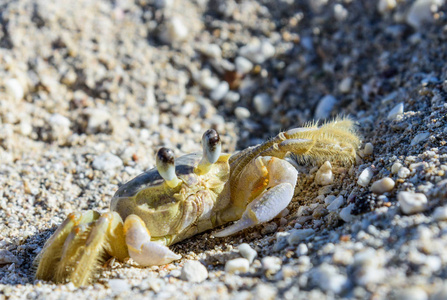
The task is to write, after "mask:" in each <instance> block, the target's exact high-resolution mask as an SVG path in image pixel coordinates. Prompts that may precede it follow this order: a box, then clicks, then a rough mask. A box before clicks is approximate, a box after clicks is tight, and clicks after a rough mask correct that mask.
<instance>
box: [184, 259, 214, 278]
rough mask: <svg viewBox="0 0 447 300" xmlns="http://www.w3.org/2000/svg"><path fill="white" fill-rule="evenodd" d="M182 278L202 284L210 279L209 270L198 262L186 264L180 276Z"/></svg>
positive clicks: (189, 261)
mask: <svg viewBox="0 0 447 300" xmlns="http://www.w3.org/2000/svg"><path fill="white" fill-rule="evenodd" d="M180 278H181V279H183V280H185V281H189V282H194V283H200V282H202V281H204V280H205V279H207V278H208V270H207V269H206V267H205V266H204V265H202V264H201V263H200V262H199V261H197V260H188V261H187V262H185V264H184V265H183V268H182V272H181V274H180Z"/></svg>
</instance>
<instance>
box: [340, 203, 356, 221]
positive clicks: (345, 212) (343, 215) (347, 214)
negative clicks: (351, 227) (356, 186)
mask: <svg viewBox="0 0 447 300" xmlns="http://www.w3.org/2000/svg"><path fill="white" fill-rule="evenodd" d="M353 208H354V204H352V203H351V204H349V205H348V206H346V207H345V208H343V209H342V210H341V211H340V214H339V216H340V219H342V220H343V221H345V222H351V221H352V220H353V219H354V215H352V214H351V211H352V209H353Z"/></svg>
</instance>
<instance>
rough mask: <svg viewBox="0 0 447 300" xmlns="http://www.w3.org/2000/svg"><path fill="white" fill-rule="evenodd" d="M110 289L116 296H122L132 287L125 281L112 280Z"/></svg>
mask: <svg viewBox="0 0 447 300" xmlns="http://www.w3.org/2000/svg"><path fill="white" fill-rule="evenodd" d="M109 287H110V289H111V290H112V292H113V293H114V294H120V293H125V292H128V291H130V285H129V284H128V283H127V282H126V281H125V280H123V279H110V280H109Z"/></svg>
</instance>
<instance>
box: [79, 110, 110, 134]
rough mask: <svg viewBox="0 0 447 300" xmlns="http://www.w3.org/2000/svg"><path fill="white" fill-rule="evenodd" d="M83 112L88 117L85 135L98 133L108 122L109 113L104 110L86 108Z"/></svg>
mask: <svg viewBox="0 0 447 300" xmlns="http://www.w3.org/2000/svg"><path fill="white" fill-rule="evenodd" d="M84 112H85V114H86V115H87V116H88V124H87V133H90V134H92V133H96V132H98V131H100V129H101V127H104V126H105V125H106V122H107V121H109V120H110V113H109V112H108V111H106V110H105V109H99V108H88V109H86V110H85V111H84Z"/></svg>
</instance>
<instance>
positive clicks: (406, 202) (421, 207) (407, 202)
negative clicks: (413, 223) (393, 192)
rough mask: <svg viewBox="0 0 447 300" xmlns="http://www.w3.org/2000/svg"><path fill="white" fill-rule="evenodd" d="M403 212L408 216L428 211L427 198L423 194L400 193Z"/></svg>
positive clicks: (399, 199) (399, 197)
mask: <svg viewBox="0 0 447 300" xmlns="http://www.w3.org/2000/svg"><path fill="white" fill-rule="evenodd" d="M397 200H398V201H399V204H400V208H401V210H402V212H403V213H404V214H406V215H410V214H414V213H418V212H423V211H425V210H426V205H427V197H426V196H425V195H424V194H421V193H411V192H399V194H397Z"/></svg>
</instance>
